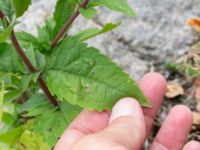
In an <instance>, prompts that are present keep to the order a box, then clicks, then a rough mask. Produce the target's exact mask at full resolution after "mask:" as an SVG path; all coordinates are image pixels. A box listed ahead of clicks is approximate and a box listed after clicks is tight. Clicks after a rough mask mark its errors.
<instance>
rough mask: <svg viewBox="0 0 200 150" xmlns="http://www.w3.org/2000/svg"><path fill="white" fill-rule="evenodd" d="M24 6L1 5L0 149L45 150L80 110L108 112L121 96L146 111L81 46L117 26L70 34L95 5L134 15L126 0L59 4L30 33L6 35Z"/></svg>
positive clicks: (108, 65)
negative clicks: (36, 30) (47, 17)
mask: <svg viewBox="0 0 200 150" xmlns="http://www.w3.org/2000/svg"><path fill="white" fill-rule="evenodd" d="M30 4H31V0H23V1H22V0H0V18H1V24H0V25H1V26H0V81H1V82H2V84H1V88H0V89H1V91H0V149H30V150H36V149H41V150H48V149H51V148H52V147H53V146H54V145H55V143H56V141H57V140H58V137H59V136H60V135H61V134H62V132H63V131H64V129H65V128H66V127H67V125H68V124H69V123H70V122H71V121H72V120H73V119H74V117H75V116H76V115H77V114H78V113H79V112H80V111H81V110H82V108H83V107H85V108H88V109H95V110H98V111H102V110H106V109H111V108H112V106H113V104H114V103H115V102H116V101H117V100H119V99H120V98H122V97H126V96H130V97H134V98H136V99H137V100H138V101H139V102H140V104H141V105H142V106H145V107H150V102H149V101H148V100H147V98H146V97H145V96H144V95H143V93H142V92H141V90H140V89H139V87H138V86H137V84H136V82H135V81H133V80H132V79H131V78H130V77H129V76H128V74H126V73H125V72H123V70H122V69H120V68H119V67H118V66H117V65H116V64H115V63H113V62H112V61H111V60H110V59H109V58H107V57H106V56H104V55H102V54H100V53H99V51H98V50H97V49H96V48H93V47H88V46H87V44H86V43H84V42H85V41H86V40H87V39H90V38H92V37H94V36H97V35H99V34H103V33H105V32H108V31H110V30H113V29H115V28H116V27H117V26H118V25H119V23H118V24H114V23H107V24H105V26H104V27H103V28H102V29H97V28H91V29H87V30H83V31H81V32H79V33H77V34H75V35H70V34H69V30H70V29H71V28H72V27H73V22H74V20H75V19H76V18H77V16H78V15H79V14H81V15H83V16H84V17H85V18H87V19H92V18H93V17H94V16H95V15H96V7H98V6H105V7H107V8H109V9H111V10H115V11H119V12H122V13H124V14H127V15H129V16H133V15H134V12H133V10H132V9H131V8H130V7H129V5H128V4H127V2H126V0H90V1H89V0H84V1H82V0H58V1H57V5H56V7H55V12H54V15H53V18H51V19H50V20H47V21H46V24H45V25H44V26H43V27H38V34H37V36H34V35H31V34H29V33H25V32H14V30H13V28H14V26H15V25H16V24H17V21H16V19H17V18H18V17H20V16H22V15H23V14H24V12H25V11H26V10H27V9H28V7H29V5H30ZM40 89H41V90H40Z"/></svg>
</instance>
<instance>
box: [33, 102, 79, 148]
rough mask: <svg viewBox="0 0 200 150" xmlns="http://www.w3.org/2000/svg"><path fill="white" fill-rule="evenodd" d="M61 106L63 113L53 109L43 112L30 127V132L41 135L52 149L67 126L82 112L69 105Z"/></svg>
mask: <svg viewBox="0 0 200 150" xmlns="http://www.w3.org/2000/svg"><path fill="white" fill-rule="evenodd" d="M60 105H61V106H62V107H61V111H59V110H53V109H51V110H49V111H46V112H43V114H42V115H41V116H39V117H37V118H36V119H35V120H34V121H33V124H32V126H31V127H30V130H31V131H33V132H34V133H37V134H38V135H40V136H41V137H42V139H43V141H44V142H45V143H47V144H48V145H49V146H50V147H51V148H53V146H54V145H55V144H56V143H57V141H58V139H59V137H60V136H61V135H62V133H63V132H64V130H65V129H66V128H67V126H68V125H69V124H70V123H71V121H72V120H73V119H74V118H75V117H76V115H77V114H78V113H79V112H80V110H78V109H76V107H75V106H72V105H71V104H69V103H61V104H60ZM63 105H65V106H63ZM66 117H67V119H66ZM47 118H48V119H47ZM69 121H70V122H69Z"/></svg>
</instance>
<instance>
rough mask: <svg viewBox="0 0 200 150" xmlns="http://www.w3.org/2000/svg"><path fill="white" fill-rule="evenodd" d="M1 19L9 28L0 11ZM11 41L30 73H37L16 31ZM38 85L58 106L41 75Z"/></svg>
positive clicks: (11, 35)
mask: <svg viewBox="0 0 200 150" xmlns="http://www.w3.org/2000/svg"><path fill="white" fill-rule="evenodd" d="M0 18H1V19H2V20H5V21H6V23H7V26H9V22H8V20H7V19H6V17H5V15H4V13H3V12H2V11H1V10H0ZM10 40H11V42H12V44H13V46H14V47H15V50H16V52H17V54H18V55H19V56H20V58H21V59H22V60H23V62H24V63H25V65H26V66H27V68H28V69H29V71H30V72H32V73H34V72H36V71H37V69H36V68H35V67H34V66H33V65H32V63H31V62H30V60H29V59H28V57H27V56H26V55H25V53H24V51H23V50H22V49H21V47H20V45H19V43H18V41H17V38H16V36H15V33H14V31H12V32H11V34H10ZM37 82H38V84H39V85H40V87H41V89H42V90H43V92H44V93H45V94H46V96H47V97H48V100H49V101H50V102H51V103H52V104H53V105H54V106H58V102H57V100H56V99H55V98H54V97H53V96H52V95H51V93H50V92H49V89H48V88H47V86H46V84H45V82H44V80H43V79H42V76H41V75H40V76H39V78H38V80H37Z"/></svg>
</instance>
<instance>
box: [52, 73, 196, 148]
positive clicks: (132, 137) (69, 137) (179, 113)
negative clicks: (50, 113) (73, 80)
mask: <svg viewBox="0 0 200 150" xmlns="http://www.w3.org/2000/svg"><path fill="white" fill-rule="evenodd" d="M139 85H140V88H141V89H142V91H143V92H144V94H145V95H146V96H147V97H148V98H149V100H151V102H152V105H153V107H152V108H150V109H145V108H143V109H142V108H141V107H140V105H139V103H138V102H137V101H136V100H134V99H132V98H124V99H122V100H120V101H118V102H117V103H116V104H115V106H114V107H113V109H112V112H108V111H104V112H96V111H88V110H84V111H83V112H81V113H80V115H79V116H78V117H77V118H76V119H75V120H74V121H73V122H72V123H71V125H70V126H69V127H68V128H67V129H66V131H65V132H64V133H63V135H62V136H61V138H60V140H59V141H58V143H57V144H56V146H55V148H54V149H55V150H139V149H141V148H142V147H143V145H144V141H145V139H146V138H147V137H148V135H149V133H150V130H151V127H152V124H153V121H154V118H155V116H156V113H157V111H158V109H159V107H160V105H161V103H162V100H163V97H164V94H165V91H166V81H165V79H164V78H163V76H161V75H160V74H158V73H149V74H147V75H145V76H144V77H143V78H142V79H141V81H140V82H139ZM191 125H192V113H191V111H190V109H189V108H187V107H186V106H183V105H177V106H175V107H173V108H172V109H171V111H170V112H169V114H168V116H167V118H166V120H165V121H164V123H163V125H162V127H161V128H160V130H159V132H158V134H157V135H156V137H155V139H154V141H153V143H152V145H151V147H150V150H182V149H183V150H200V143H198V142H195V141H191V142H189V143H187V144H185V140H186V138H187V135H188V133H189V131H190V129H191ZM184 144H185V145H184Z"/></svg>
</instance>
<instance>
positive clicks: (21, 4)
mask: <svg viewBox="0 0 200 150" xmlns="http://www.w3.org/2000/svg"><path fill="white" fill-rule="evenodd" d="M12 4H13V8H14V10H15V14H16V17H17V18H18V17H21V16H22V15H23V14H24V13H25V11H26V10H27V9H28V7H29V5H30V4H31V0H12Z"/></svg>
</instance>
